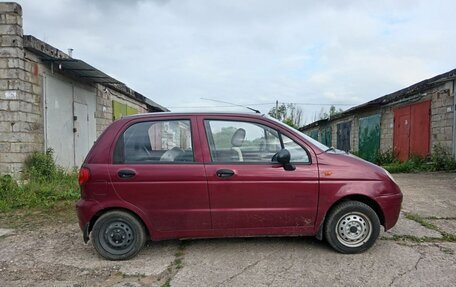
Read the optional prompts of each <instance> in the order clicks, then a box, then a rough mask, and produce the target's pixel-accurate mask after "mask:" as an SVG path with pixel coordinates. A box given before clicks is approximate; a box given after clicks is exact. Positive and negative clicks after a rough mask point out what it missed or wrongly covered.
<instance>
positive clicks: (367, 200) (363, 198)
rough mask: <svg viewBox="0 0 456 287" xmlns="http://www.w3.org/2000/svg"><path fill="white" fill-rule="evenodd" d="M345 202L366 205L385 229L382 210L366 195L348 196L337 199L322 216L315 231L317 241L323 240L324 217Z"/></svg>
mask: <svg viewBox="0 0 456 287" xmlns="http://www.w3.org/2000/svg"><path fill="white" fill-rule="evenodd" d="M345 201H359V202H362V203H364V204H367V205H368V206H369V207H370V208H372V209H373V210H374V211H375V213H376V214H377V216H378V219H379V220H380V224H381V225H382V226H383V227H385V215H384V214H383V210H382V208H381V207H380V205H379V204H378V203H377V202H376V201H375V200H374V199H372V198H370V197H368V196H366V195H362V194H350V195H347V196H344V197H342V198H340V199H338V200H337V201H335V202H334V203H333V204H332V205H331V206H330V207H329V208H328V210H327V211H326V213H325V215H324V216H323V220H322V221H321V224H320V227H319V228H318V231H317V235H316V237H317V239H319V240H322V239H323V229H324V226H325V224H326V216H327V215H328V214H329V213H330V212H331V211H332V210H333V209H334V208H335V207H336V206H337V205H338V204H340V203H341V202H345Z"/></svg>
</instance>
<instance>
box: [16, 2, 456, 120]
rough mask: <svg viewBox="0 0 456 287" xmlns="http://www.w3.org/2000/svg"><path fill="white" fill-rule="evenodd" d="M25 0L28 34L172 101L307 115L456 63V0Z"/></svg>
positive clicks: (175, 106)
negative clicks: (287, 106) (276, 107)
mask: <svg viewBox="0 0 456 287" xmlns="http://www.w3.org/2000/svg"><path fill="white" fill-rule="evenodd" d="M19 3H20V4H21V5H22V8H23V15H24V33H25V34H31V35H34V36H35V37H37V38H39V39H41V40H44V41H46V42H48V43H49V44H51V45H53V46H55V47H57V48H59V49H60V50H63V51H66V50H67V48H73V49H74V52H73V57H75V58H79V59H82V60H84V61H86V62H88V63H89V64H91V65H93V66H95V67H97V68H99V69H101V70H102V71H104V72H106V73H107V74H109V75H111V76H113V77H115V78H117V79H118V80H120V81H122V82H124V83H125V84H127V85H128V86H130V87H131V88H133V89H134V90H136V91H138V92H140V93H142V94H143V95H145V96H147V97H149V98H151V99H152V100H154V101H156V102H157V103H159V104H161V105H163V106H166V107H169V108H170V109H171V110H173V111H186V110H188V108H189V107H196V109H209V108H208V107H214V108H212V109H215V110H232V111H236V110H239V108H227V107H225V106H226V105H225V104H221V103H217V102H211V101H207V100H202V99H201V98H209V99H214V100H222V101H228V102H232V103H236V104H241V105H250V106H252V107H254V108H257V109H259V110H260V111H262V112H267V111H268V110H269V109H270V108H271V107H273V103H274V102H275V101H276V100H278V101H279V102H285V103H298V104H299V105H300V107H301V108H302V109H303V111H304V115H305V120H306V121H307V123H309V122H311V121H313V120H314V118H315V116H316V115H318V114H319V112H320V110H321V109H322V108H324V109H328V108H329V105H330V104H335V105H336V106H337V107H340V108H343V109H346V108H349V107H350V105H356V104H360V103H363V102H365V101H368V100H371V99H374V98H377V97H380V96H382V95H385V94H388V93H391V92H394V91H396V90H399V89H401V88H404V87H406V86H408V85H411V84H414V83H415V82H418V81H421V80H424V79H426V78H429V77H432V76H435V75H437V74H440V73H443V72H446V71H449V70H451V69H454V68H456V63H455V51H456V32H455V31H456V30H455V27H456V20H455V17H454V13H455V11H456V1H453V0H448V1H420V0H413V1H408V0H401V1H356V0H353V1H345V0H334V1H329V0H328V1H304V0H296V1H287V0H281V1H272V0H271V1H264V0H257V1H249V0H239V1H226V0H225V1H209V0H205V1H198V0H154V1H153V0H149V1H148V0H143V1H127V0H124V1H123V0H111V1H108V0H93V1H92V0H71V1H70V0H41V1H37V0H26V1H19ZM241 110H242V109H241Z"/></svg>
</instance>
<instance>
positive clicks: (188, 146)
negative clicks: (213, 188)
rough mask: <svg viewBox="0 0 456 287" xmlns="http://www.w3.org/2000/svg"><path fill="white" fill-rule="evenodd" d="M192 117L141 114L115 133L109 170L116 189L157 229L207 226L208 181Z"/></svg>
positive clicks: (188, 228)
mask: <svg viewBox="0 0 456 287" xmlns="http://www.w3.org/2000/svg"><path fill="white" fill-rule="evenodd" d="M196 130H197V127H196V125H195V124H194V123H193V122H192V120H191V118H179V119H173V118H163V119H151V120H147V119H142V120H140V121H136V122H133V123H129V124H128V127H127V128H126V129H125V131H124V132H123V133H122V134H121V135H120V136H119V138H118V140H117V143H116V146H115V150H114V153H113V164H112V165H110V166H109V167H108V168H109V173H110V178H111V182H112V186H113V188H114V190H115V192H116V193H117V194H118V195H119V197H121V198H122V199H123V200H125V201H127V202H129V203H130V204H133V205H135V206H136V207H138V208H139V209H141V210H142V211H143V212H144V213H145V214H146V216H147V217H148V219H149V220H150V222H151V224H152V226H153V229H155V230H158V231H179V230H201V229H210V228H211V218H210V210H209V198H208V190H207V181H206V175H205V170H204V165H203V163H202V157H201V153H200V151H199V139H198V136H195V135H197V131H196Z"/></svg>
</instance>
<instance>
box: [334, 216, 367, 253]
mask: <svg viewBox="0 0 456 287" xmlns="http://www.w3.org/2000/svg"><path fill="white" fill-rule="evenodd" d="M336 235H337V239H338V240H339V242H340V243H341V244H343V245H344V246H347V247H359V246H362V245H363V244H365V243H366V242H367V241H368V240H369V239H370V237H371V235H372V222H371V220H370V219H369V217H367V216H366V215H365V214H363V213H361V212H349V213H346V214H345V215H343V216H341V217H340V219H339V220H338V221H337V224H336Z"/></svg>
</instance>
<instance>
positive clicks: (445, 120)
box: [431, 82, 454, 153]
mask: <svg viewBox="0 0 456 287" xmlns="http://www.w3.org/2000/svg"><path fill="white" fill-rule="evenodd" d="M431 93H432V102H431V149H432V147H433V146H435V145H441V146H443V147H444V148H445V149H446V150H447V151H448V152H449V153H451V152H452V151H453V117H454V111H453V108H454V107H453V106H454V91H453V83H452V82H447V83H445V84H444V85H442V86H440V87H438V88H437V89H435V90H434V91H432V92H431Z"/></svg>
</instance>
